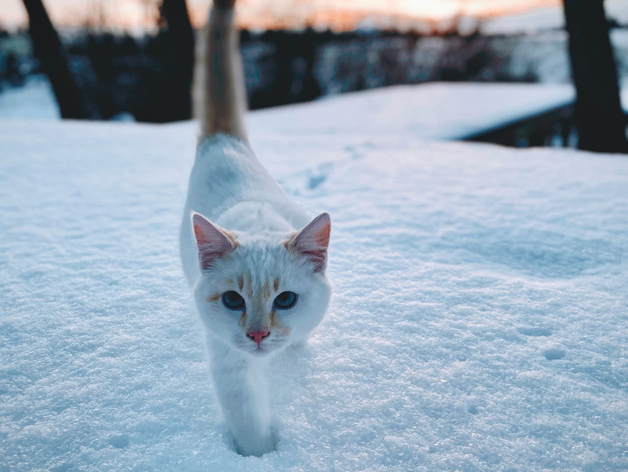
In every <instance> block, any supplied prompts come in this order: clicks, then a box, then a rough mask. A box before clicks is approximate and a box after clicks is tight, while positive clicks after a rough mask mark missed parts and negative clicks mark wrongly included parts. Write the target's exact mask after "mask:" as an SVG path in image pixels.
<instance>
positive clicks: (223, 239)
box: [181, 0, 331, 456]
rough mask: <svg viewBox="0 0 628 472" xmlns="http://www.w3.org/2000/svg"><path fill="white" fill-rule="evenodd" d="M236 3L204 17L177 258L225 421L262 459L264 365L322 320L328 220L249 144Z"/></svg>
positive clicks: (267, 445)
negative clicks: (292, 195) (284, 186)
mask: <svg viewBox="0 0 628 472" xmlns="http://www.w3.org/2000/svg"><path fill="white" fill-rule="evenodd" d="M233 3H234V0H215V1H214V7H213V9H212V12H211V14H210V19H209V22H208V51H207V53H206V56H207V58H206V70H205V77H206V79H205V95H206V96H205V101H204V104H205V106H204V109H203V115H202V120H203V123H202V136H201V140H200V143H199V145H198V148H197V153H196V161H195V163H194V168H193V169H192V175H191V177H190V185H189V190H188V197H187V203H186V206H185V211H184V215H183V224H182V226H181V259H182V262H183V269H184V272H185V275H186V277H187V279H188V281H189V282H190V285H191V286H192V287H193V290H194V297H195V300H196V306H197V308H198V312H199V314H200V317H201V320H202V322H203V326H204V328H205V334H206V340H207V346H208V348H209V352H210V359H211V374H212V377H213V383H214V387H215V390H216V393H217V397H218V400H219V402H220V405H221V406H222V410H223V413H224V416H225V420H226V422H227V425H228V427H229V429H230V431H231V433H232V434H233V437H234V439H235V442H236V444H237V448H238V452H240V453H241V454H243V455H255V456H261V455H262V454H265V453H267V452H270V451H272V450H274V447H275V440H274V438H273V435H272V432H271V412H270V399H269V398H268V387H267V385H266V381H265V367H266V363H267V362H268V359H269V357H270V355H272V354H274V353H277V352H280V351H282V350H283V349H285V348H286V347H288V346H290V345H291V344H298V343H303V342H305V341H306V340H307V337H308V335H309V334H310V332H311V331H312V330H313V329H314V328H315V327H316V326H317V325H318V324H319V323H320V321H321V320H322V318H323V315H324V314H325V311H326V309H327V306H328V304H329V299H330V295H331V287H330V285H329V283H328V281H327V279H326V277H325V268H326V265H327V246H328V244H329V233H330V229H331V222H330V219H329V215H328V214H327V213H323V214H321V215H319V216H318V217H316V218H315V219H313V220H312V218H311V216H310V215H308V214H307V213H306V212H305V211H304V210H303V209H302V208H301V207H299V206H298V205H296V204H295V203H293V202H291V201H290V200H289V199H288V197H287V196H286V195H285V193H284V192H283V191H282V190H281V189H280V188H279V186H278V185H277V183H276V182H275V181H274V180H273V178H272V177H271V176H270V175H269V174H268V172H267V171H266V170H265V169H264V168H263V167H262V165H261V164H260V163H259V161H258V160H257V159H256V157H255V155H254V154H253V151H252V150H251V148H250V146H249V143H248V141H247V138H246V132H245V128H244V124H243V123H244V122H243V113H244V110H245V93H244V86H243V78H242V73H241V70H240V68H241V61H240V58H239V52H238V37H237V30H236V29H235V28H234V26H233ZM301 228H302V229H301ZM298 229H300V231H298Z"/></svg>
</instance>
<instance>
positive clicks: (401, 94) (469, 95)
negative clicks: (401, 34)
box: [256, 82, 575, 139]
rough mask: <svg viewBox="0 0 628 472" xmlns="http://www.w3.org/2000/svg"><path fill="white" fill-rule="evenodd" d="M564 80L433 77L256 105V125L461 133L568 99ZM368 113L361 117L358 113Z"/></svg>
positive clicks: (570, 92)
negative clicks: (294, 103) (302, 101)
mask: <svg viewBox="0 0 628 472" xmlns="http://www.w3.org/2000/svg"><path fill="white" fill-rule="evenodd" d="M574 99H575V92H574V89H573V87H572V86H570V85H560V84H558V85H557V84H520V83H519V84H517V83H514V84H513V83H510V84H504V83H497V84H495V83H470V82H466V83H465V82H457V83H451V82H450V83H445V82H435V83H426V84H421V85H402V86H395V87H386V88H380V89H373V90H368V91H365V92H359V93H350V94H343V95H340V96H338V95H335V96H329V97H324V98H323V99H321V100H319V101H317V102H314V103H309V104H304V105H299V106H288V107H282V108H280V109H277V110H274V109H273V110H262V111H259V112H258V115H256V116H260V117H263V119H260V120H259V121H260V126H261V129H262V130H264V131H266V132H273V130H275V131H279V132H282V133H285V134H288V135H289V134H293V133H302V132H303V129H304V128H305V127H304V126H303V122H302V116H303V114H306V113H307V116H308V119H309V122H308V125H307V127H306V129H307V131H306V132H307V133H312V134H330V135H334V134H336V135H337V134H346V133H349V134H352V135H354V134H357V135H369V134H371V133H376V134H381V133H385V134H387V135H403V136H406V135H411V136H415V137H421V138H430V139H464V138H467V137H470V136H474V135H477V134H480V133H483V132H486V131H489V130H492V129H495V128H499V127H501V126H504V125H507V124H510V123H512V122H517V121H519V120H522V119H524V118H528V117H531V116H535V115H538V114H541V113H544V112H546V111H550V110H552V109H554V108H557V107H560V106H565V105H568V104H570V103H571V102H573V100H574ZM366 116H368V117H369V119H368V120H365V119H364V117H366Z"/></svg>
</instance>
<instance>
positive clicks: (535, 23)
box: [480, 0, 628, 34]
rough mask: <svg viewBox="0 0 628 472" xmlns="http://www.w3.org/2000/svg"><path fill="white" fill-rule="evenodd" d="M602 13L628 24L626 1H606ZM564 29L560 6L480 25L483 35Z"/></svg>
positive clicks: (512, 15)
mask: <svg viewBox="0 0 628 472" xmlns="http://www.w3.org/2000/svg"><path fill="white" fill-rule="evenodd" d="M604 12H605V14H606V17H607V18H612V19H614V20H615V21H617V22H619V24H621V25H627V24H628V2H626V0H606V1H605V2H604ZM564 27H565V13H564V11H563V8H562V4H560V3H558V2H557V3H556V5H554V6H544V7H540V8H534V9H530V10H524V11H522V12H520V13H513V14H508V15H500V16H496V17H495V18H490V19H485V20H483V21H482V22H481V24H480V31H481V32H482V33H483V34H538V33H539V32H541V31H543V30H556V29H561V28H564Z"/></svg>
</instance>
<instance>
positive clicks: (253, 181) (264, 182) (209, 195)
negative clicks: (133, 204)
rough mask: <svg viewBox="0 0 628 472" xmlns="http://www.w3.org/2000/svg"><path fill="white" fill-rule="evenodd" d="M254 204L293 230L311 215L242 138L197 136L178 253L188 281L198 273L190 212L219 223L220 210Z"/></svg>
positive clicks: (246, 208)
mask: <svg viewBox="0 0 628 472" xmlns="http://www.w3.org/2000/svg"><path fill="white" fill-rule="evenodd" d="M255 205H259V206H263V207H264V209H265V210H267V211H270V212H271V213H273V214H275V215H277V217H278V218H279V219H281V220H283V221H285V222H286V223H287V224H288V225H289V226H290V227H291V228H292V229H296V228H300V227H301V226H303V225H304V224H307V222H308V221H309V219H310V215H309V214H307V213H306V212H305V210H303V209H302V208H301V207H300V206H299V205H296V204H295V203H294V202H292V201H291V200H290V199H289V198H288V197H287V196H286V194H285V193H284V192H283V190H281V188H280V187H279V185H278V184H277V182H275V180H274V179H273V178H272V177H271V176H270V174H269V173H268V172H267V171H266V169H265V168H264V167H263V166H262V164H261V163H260V162H259V161H258V159H257V157H256V156H255V153H254V152H253V150H252V149H251V147H250V145H249V144H248V142H247V141H246V140H243V139H239V138H235V137H233V136H230V135H226V134H218V135H214V136H212V137H209V138H206V139H204V140H203V141H201V142H200V143H199V145H198V147H197V150H196V158H195V162H194V167H193V168H192V172H191V175H190V182H189V187H188V195H187V201H186V205H185V211H184V214H183V221H182V225H181V241H180V243H181V257H182V262H183V268H184V271H185V273H186V276H187V277H188V280H190V282H192V279H194V278H195V277H196V276H197V275H198V274H197V273H196V272H197V271H198V261H197V250H196V245H195V243H194V240H193V237H192V232H191V224H190V214H191V212H192V211H195V212H197V213H200V214H202V215H205V216H206V217H208V218H209V219H211V220H212V221H214V222H215V223H217V224H219V225H220V224H221V223H222V221H221V216H222V215H225V214H229V215H231V219H233V213H234V211H233V210H234V209H236V210H237V209H238V208H242V210H243V211H245V212H247V213H250V212H251V206H253V207H254V206H255ZM237 214H238V211H236V212H235V215H236V219H237ZM229 226H230V229H243V228H235V227H234V225H233V224H231V225H229Z"/></svg>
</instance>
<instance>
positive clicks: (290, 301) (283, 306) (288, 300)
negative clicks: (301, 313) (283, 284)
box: [275, 292, 298, 310]
mask: <svg viewBox="0 0 628 472" xmlns="http://www.w3.org/2000/svg"><path fill="white" fill-rule="evenodd" d="M297 299H298V297H297V294H296V293H294V292H281V293H280V294H279V295H277V298H275V308H278V309H280V310H287V309H288V308H292V307H293V306H294V305H295V304H296V303H297Z"/></svg>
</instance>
